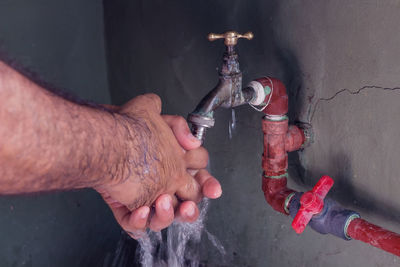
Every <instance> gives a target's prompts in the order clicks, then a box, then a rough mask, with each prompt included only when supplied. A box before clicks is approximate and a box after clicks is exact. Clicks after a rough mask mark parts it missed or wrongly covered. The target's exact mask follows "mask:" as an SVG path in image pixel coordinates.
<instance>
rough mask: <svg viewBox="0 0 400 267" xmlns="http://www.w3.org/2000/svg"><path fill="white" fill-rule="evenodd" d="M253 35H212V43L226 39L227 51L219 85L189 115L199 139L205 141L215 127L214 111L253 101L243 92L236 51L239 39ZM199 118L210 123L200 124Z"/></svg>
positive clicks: (230, 33) (249, 92)
mask: <svg viewBox="0 0 400 267" xmlns="http://www.w3.org/2000/svg"><path fill="white" fill-rule="evenodd" d="M252 36H253V35H252V33H246V34H244V35H241V34H238V33H236V32H227V33H225V34H222V35H218V34H210V35H209V39H210V41H212V40H216V39H219V38H225V44H226V51H225V53H224V55H223V58H222V67H221V69H220V71H219V81H218V84H217V85H216V86H215V88H214V89H212V90H211V91H210V92H209V93H208V94H207V95H206V96H205V97H204V98H203V99H202V100H201V101H200V103H199V104H198V105H197V107H196V108H195V110H194V111H193V112H192V113H190V114H189V116H188V121H189V122H190V123H191V124H192V132H193V134H194V136H196V137H197V138H198V139H200V140H203V139H204V134H205V131H206V129H207V128H210V127H213V126H214V111H215V110H216V109H217V108H219V107H224V108H232V107H236V106H239V105H242V104H244V103H246V100H247V99H252V96H251V93H252V92H251V91H246V94H245V96H246V97H244V95H243V92H242V72H241V71H240V68H239V61H238V55H237V54H236V52H235V50H234V46H235V45H236V43H237V39H238V38H247V39H249V40H250V39H251V38H252ZM199 117H203V118H204V120H205V121H207V122H209V123H203V124H200V123H199V120H201V119H199Z"/></svg>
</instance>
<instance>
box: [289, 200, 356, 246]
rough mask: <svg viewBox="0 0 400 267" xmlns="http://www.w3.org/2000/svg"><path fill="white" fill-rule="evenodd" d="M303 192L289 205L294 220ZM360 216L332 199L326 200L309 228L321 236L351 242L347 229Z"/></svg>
mask: <svg viewBox="0 0 400 267" xmlns="http://www.w3.org/2000/svg"><path fill="white" fill-rule="evenodd" d="M302 195H303V193H302V192H298V193H295V195H294V196H293V198H292V199H291V201H290V203H289V213H290V216H291V217H292V218H294V217H295V216H296V214H297V212H298V211H299V209H300V198H301V196H302ZM355 217H356V218H359V217H360V215H359V214H358V213H357V212H355V211H352V210H348V209H345V208H343V207H342V206H341V205H339V204H338V203H337V202H336V201H334V200H333V199H331V198H325V200H324V208H323V209H322V211H321V212H320V213H318V214H317V215H314V216H313V217H312V219H311V221H310V222H309V226H310V227H311V228H312V229H314V230H315V231H316V232H318V233H320V234H332V235H334V236H337V237H339V238H342V239H344V240H351V238H350V237H349V236H348V235H347V228H348V225H349V223H350V221H351V220H352V219H354V218H355Z"/></svg>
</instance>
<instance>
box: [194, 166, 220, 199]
mask: <svg viewBox="0 0 400 267" xmlns="http://www.w3.org/2000/svg"><path fill="white" fill-rule="evenodd" d="M195 179H196V181H197V182H198V184H199V185H200V186H201V188H202V189H201V191H202V193H203V195H204V196H205V197H208V198H212V199H215V198H219V197H220V196H221V195H222V189H221V184H220V183H219V182H218V180H217V179H215V178H214V177H213V176H212V175H211V174H210V173H209V172H208V171H207V170H205V169H201V170H199V171H198V172H197V174H196V176H195Z"/></svg>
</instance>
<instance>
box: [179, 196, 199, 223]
mask: <svg viewBox="0 0 400 267" xmlns="http://www.w3.org/2000/svg"><path fill="white" fill-rule="evenodd" d="M199 214H200V212H199V209H198V207H197V205H196V203H194V202H193V201H185V202H183V203H181V205H180V206H179V208H178V211H177V214H176V217H177V219H178V220H179V221H182V222H189V223H191V222H194V221H196V220H197V218H198V217H199Z"/></svg>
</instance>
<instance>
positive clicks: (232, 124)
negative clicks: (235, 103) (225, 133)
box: [229, 108, 236, 139]
mask: <svg viewBox="0 0 400 267" xmlns="http://www.w3.org/2000/svg"><path fill="white" fill-rule="evenodd" d="M231 110H232V117H231V119H230V120H229V139H232V134H233V131H234V130H235V129H236V114H235V110H234V109H233V108H232V109H231Z"/></svg>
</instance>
